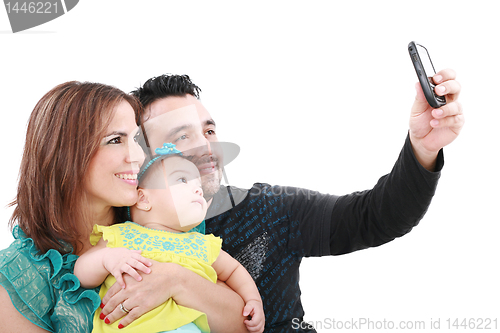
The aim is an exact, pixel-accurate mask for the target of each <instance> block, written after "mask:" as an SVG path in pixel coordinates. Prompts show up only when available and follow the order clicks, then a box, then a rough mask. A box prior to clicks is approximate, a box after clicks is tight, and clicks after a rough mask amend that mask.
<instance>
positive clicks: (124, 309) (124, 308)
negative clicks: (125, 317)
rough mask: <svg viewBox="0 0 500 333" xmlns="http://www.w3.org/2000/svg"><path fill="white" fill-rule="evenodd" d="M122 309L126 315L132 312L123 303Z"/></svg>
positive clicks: (121, 304)
mask: <svg viewBox="0 0 500 333" xmlns="http://www.w3.org/2000/svg"><path fill="white" fill-rule="evenodd" d="M120 309H121V310H122V311H123V312H125V313H129V312H130V310H129V309H127V308H126V307H125V306H124V305H123V303H120Z"/></svg>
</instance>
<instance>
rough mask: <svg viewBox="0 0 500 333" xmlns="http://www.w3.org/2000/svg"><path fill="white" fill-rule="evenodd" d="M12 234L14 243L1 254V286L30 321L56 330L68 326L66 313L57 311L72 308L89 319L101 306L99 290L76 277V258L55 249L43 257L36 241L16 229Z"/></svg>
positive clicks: (73, 311)
mask: <svg viewBox="0 0 500 333" xmlns="http://www.w3.org/2000/svg"><path fill="white" fill-rule="evenodd" d="M13 235H14V238H15V240H14V241H13V242H12V244H11V245H10V246H9V247H8V248H6V249H4V250H1V251H0V284H1V285H2V286H3V287H4V288H5V290H6V291H7V292H8V293H9V296H10V299H11V301H12V304H13V305H14V306H15V307H16V308H17V309H18V310H19V312H21V313H22V314H23V315H24V316H25V317H26V318H27V319H28V320H30V321H31V322H32V323H34V324H36V325H38V326H40V327H42V328H44V329H46V330H49V331H54V330H57V326H59V325H65V318H64V316H61V315H60V314H61V313H64V311H57V310H63V307H67V306H69V307H71V309H70V310H71V311H70V312H69V313H73V315H74V314H75V313H79V311H76V312H75V310H79V308H81V312H82V315H83V316H84V317H85V318H86V317H87V316H88V315H87V313H86V312H90V311H92V309H93V308H97V307H98V306H99V304H100V299H99V295H98V294H97V293H96V290H87V289H84V288H81V287H80V282H79V281H78V279H77V278H76V276H75V275H73V269H74V264H75V261H76V259H77V258H78V257H77V256H76V255H73V254H61V253H60V252H58V251H56V250H49V251H47V252H46V253H44V254H41V253H39V251H38V250H37V248H36V246H35V244H34V242H33V240H32V239H31V238H28V237H26V235H25V234H24V232H23V231H22V230H21V229H20V228H19V227H17V226H16V227H15V228H14V230H13ZM73 320H74V319H73ZM90 321H91V317H90ZM85 331H87V330H85Z"/></svg>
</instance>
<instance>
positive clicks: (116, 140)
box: [108, 136, 122, 145]
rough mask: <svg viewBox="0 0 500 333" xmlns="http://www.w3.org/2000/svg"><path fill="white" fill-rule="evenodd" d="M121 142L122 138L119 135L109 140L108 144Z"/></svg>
mask: <svg viewBox="0 0 500 333" xmlns="http://www.w3.org/2000/svg"><path fill="white" fill-rule="evenodd" d="M119 143H122V138H121V137H119V136H117V137H116V138H113V139H111V140H109V141H108V144H111V145H116V144H119Z"/></svg>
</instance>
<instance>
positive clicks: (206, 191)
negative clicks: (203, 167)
mask: <svg viewBox="0 0 500 333" xmlns="http://www.w3.org/2000/svg"><path fill="white" fill-rule="evenodd" d="M221 178H222V169H221V168H219V166H218V165H217V166H216V170H215V172H213V173H211V174H208V175H204V176H202V177H201V188H202V189H203V197H204V198H205V200H206V201H207V202H208V201H210V199H212V197H213V196H214V195H215V194H216V193H217V192H218V191H219V189H220V182H221Z"/></svg>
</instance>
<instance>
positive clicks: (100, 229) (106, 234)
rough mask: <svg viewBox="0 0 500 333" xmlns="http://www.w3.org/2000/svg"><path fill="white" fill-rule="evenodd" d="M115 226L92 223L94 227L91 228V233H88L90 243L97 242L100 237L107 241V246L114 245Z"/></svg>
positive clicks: (94, 243)
mask: <svg viewBox="0 0 500 333" xmlns="http://www.w3.org/2000/svg"><path fill="white" fill-rule="evenodd" d="M114 226H116V224H115V225H112V226H109V227H106V226H103V225H98V224H96V225H94V228H93V229H92V233H91V234H90V244H92V245H94V246H95V245H96V244H97V242H99V240H100V239H101V238H102V239H104V240H105V241H108V244H107V247H116V245H115V242H116V237H115V231H116V227H114Z"/></svg>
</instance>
